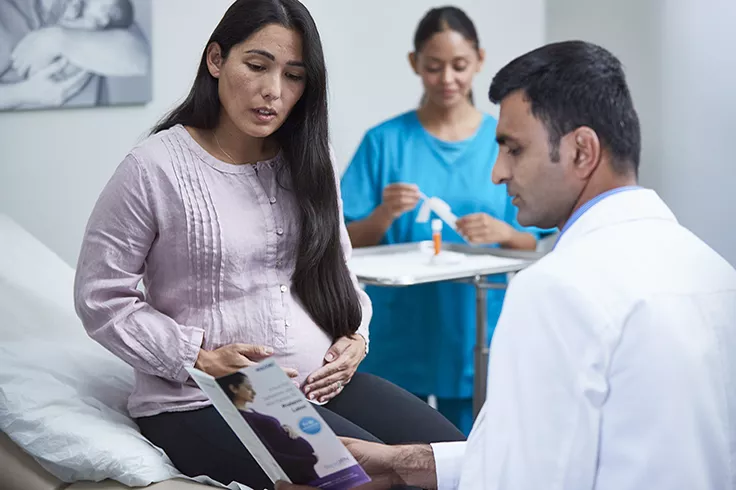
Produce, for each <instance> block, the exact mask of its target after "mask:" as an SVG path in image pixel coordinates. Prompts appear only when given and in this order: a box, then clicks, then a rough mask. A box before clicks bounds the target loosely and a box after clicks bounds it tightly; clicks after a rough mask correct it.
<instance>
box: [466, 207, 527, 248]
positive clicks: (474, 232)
mask: <svg viewBox="0 0 736 490" xmlns="http://www.w3.org/2000/svg"><path fill="white" fill-rule="evenodd" d="M457 231H458V232H459V233H460V234H461V235H462V236H464V237H465V238H466V239H467V240H468V241H469V242H470V243H475V244H483V245H492V244H496V243H500V244H505V243H508V242H509V241H510V240H511V238H512V237H513V235H514V232H515V231H516V230H514V229H513V228H512V227H511V225H509V224H508V223H504V222H503V221H500V220H497V219H496V218H494V217H493V216H490V215H488V214H486V213H475V214H469V215H467V216H463V217H462V218H460V219H459V220H457Z"/></svg>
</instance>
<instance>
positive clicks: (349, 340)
mask: <svg viewBox="0 0 736 490" xmlns="http://www.w3.org/2000/svg"><path fill="white" fill-rule="evenodd" d="M364 357H365V339H364V338H363V336H362V335H359V334H355V335H352V336H350V337H340V338H339V339H337V341H336V342H335V343H334V344H332V347H330V350H328V351H327V354H325V365H324V366H322V367H321V368H319V369H318V370H316V371H315V372H313V373H312V374H310V375H309V377H308V378H307V382H306V383H305V385H304V394H305V395H307V397H309V399H310V400H317V401H318V402H320V403H325V402H327V401H329V400H331V399H332V398H334V397H335V396H337V395H338V394H339V393H340V392H341V391H342V389H343V388H344V387H345V385H346V384H348V383H349V382H350V380H351V379H352V378H353V375H354V374H355V371H356V370H357V369H358V365H359V364H360V363H361V361H362V360H363V358H364Z"/></svg>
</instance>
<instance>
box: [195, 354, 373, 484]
mask: <svg viewBox="0 0 736 490" xmlns="http://www.w3.org/2000/svg"><path fill="white" fill-rule="evenodd" d="M188 371H189V374H190V375H191V376H192V378H193V379H194V381H195V382H196V383H197V385H199V387H200V388H201V389H202V391H204V392H205V393H206V394H207V396H208V397H209V398H210V400H212V403H213V405H214V406H215V408H216V409H217V411H218V412H219V413H220V414H221V415H222V417H223V418H224V419H225V421H226V422H227V423H228V425H229V426H230V427H231V428H232V429H233V431H234V432H235V434H236V435H237V436H238V438H239V439H240V440H241V442H243V444H244V445H245V447H246V448H247V449H248V450H249V451H250V453H251V454H252V455H253V457H254V458H255V460H256V461H257V462H258V464H260V466H261V468H263V470H264V471H265V473H266V474H267V475H268V477H269V478H270V479H271V480H272V481H274V482H276V481H278V480H284V481H289V482H292V483H297V484H300V485H309V486H312V487H318V488H324V489H328V490H343V489H345V490H346V489H349V488H353V487H356V486H358V485H362V484H364V483H368V482H369V481H370V478H369V477H368V475H367V474H366V473H365V472H364V471H363V469H362V468H361V467H360V465H359V464H358V463H357V461H355V458H353V456H352V455H351V454H350V452H349V451H348V450H347V449H346V448H345V446H344V445H343V444H342V443H341V442H340V440H339V439H338V438H337V436H336V435H335V433H334V432H332V429H330V427H329V426H328V425H327V424H326V423H325V421H324V420H323V419H322V417H320V416H319V414H318V413H317V411H316V410H315V409H314V406H313V405H312V404H311V403H310V402H309V401H308V400H307V398H306V397H305V396H304V394H303V393H302V392H301V391H300V390H299V388H297V387H296V386H295V385H294V384H293V383H292V382H291V380H290V379H289V378H288V377H287V375H286V373H284V372H283V371H282V370H281V368H280V367H279V366H278V365H277V364H276V362H275V361H273V360H270V361H264V362H263V363H260V364H257V365H254V366H250V367H248V368H245V369H242V370H240V371H237V372H235V373H233V374H230V375H227V376H223V377H220V378H214V377H212V376H210V375H209V374H207V373H205V372H203V371H200V370H198V369H194V368H190V369H188Z"/></svg>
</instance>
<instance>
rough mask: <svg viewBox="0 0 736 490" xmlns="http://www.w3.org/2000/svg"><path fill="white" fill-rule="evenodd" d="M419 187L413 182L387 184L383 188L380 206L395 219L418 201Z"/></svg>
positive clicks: (409, 209) (415, 205)
mask: <svg viewBox="0 0 736 490" xmlns="http://www.w3.org/2000/svg"><path fill="white" fill-rule="evenodd" d="M419 199H420V194H419V187H417V186H416V185H414V184H401V183H399V184H389V185H387V186H386V187H384V189H383V202H382V203H381V206H382V207H383V208H384V209H385V210H386V212H387V213H388V214H389V215H390V216H391V218H392V219H396V218H398V217H399V216H401V215H402V214H404V213H406V212H407V211H411V210H412V209H414V208H415V207H417V204H418V203H419Z"/></svg>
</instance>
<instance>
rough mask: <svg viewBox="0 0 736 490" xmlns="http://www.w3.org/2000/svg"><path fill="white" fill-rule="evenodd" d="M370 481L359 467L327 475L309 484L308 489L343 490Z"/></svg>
mask: <svg viewBox="0 0 736 490" xmlns="http://www.w3.org/2000/svg"><path fill="white" fill-rule="evenodd" d="M369 481H371V479H370V478H368V475H366V474H365V471H363V468H361V467H360V466H359V465H355V466H351V467H350V468H345V469H344V470H340V471H338V472H337V473H333V474H331V475H327V476H325V477H322V478H320V479H319V480H314V481H313V482H310V483H309V486H310V487H317V488H322V489H324V490H345V489H348V488H353V487H357V486H358V485H363V484H364V483H368V482H369Z"/></svg>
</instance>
